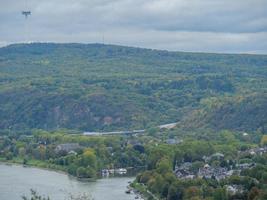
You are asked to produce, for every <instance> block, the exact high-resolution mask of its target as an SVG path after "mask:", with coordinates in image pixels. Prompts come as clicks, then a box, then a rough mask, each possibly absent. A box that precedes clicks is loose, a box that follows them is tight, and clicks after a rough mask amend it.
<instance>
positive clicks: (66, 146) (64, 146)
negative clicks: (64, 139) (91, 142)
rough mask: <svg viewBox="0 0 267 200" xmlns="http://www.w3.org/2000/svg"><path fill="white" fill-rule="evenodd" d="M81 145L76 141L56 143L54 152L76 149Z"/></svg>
mask: <svg viewBox="0 0 267 200" xmlns="http://www.w3.org/2000/svg"><path fill="white" fill-rule="evenodd" d="M81 148H82V147H81V146H80V145H79V144H78V143H66V144H59V145H57V147H56V149H55V152H57V153H58V152H62V151H64V152H67V153H69V152H71V151H75V150H78V149H81Z"/></svg>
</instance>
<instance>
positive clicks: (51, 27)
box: [0, 0, 267, 54]
mask: <svg viewBox="0 0 267 200" xmlns="http://www.w3.org/2000/svg"><path fill="white" fill-rule="evenodd" d="M25 2H26V0H22V1H17V0H9V1H6V0H0V30H1V31H0V45H6V44H8V43H14V42H22V41H25V38H26V36H25V35H26V32H28V38H29V40H31V41H53V42H83V43H90V42H102V38H103V36H104V38H105V42H106V43H113V44H121V45H129V46H140V47H147V48H157V49H168V50H182V51H206V52H234V53H237V52H242V53H264V54H266V53H267V42H266V40H267V12H266V10H267V1H266V0H39V1H36V0H28V1H27V4H28V6H26V5H25ZM24 9H30V10H31V11H32V16H30V18H29V19H28V20H27V22H26V23H27V26H26V24H25V20H24V18H23V16H22V15H21V10H24ZM27 30H28V31H27Z"/></svg>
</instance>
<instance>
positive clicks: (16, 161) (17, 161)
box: [0, 157, 98, 182]
mask: <svg viewBox="0 0 267 200" xmlns="http://www.w3.org/2000/svg"><path fill="white" fill-rule="evenodd" d="M0 164H11V165H20V166H24V167H34V168H39V169H45V170H48V171H53V172H57V173H61V174H64V175H67V176H70V177H72V178H75V179H77V180H79V181H90V182H92V181H96V180H97V179H98V178H97V177H96V178H78V177H76V176H73V175H71V174H69V173H68V172H67V169H66V168H64V167H62V166H59V165H55V164H51V163H47V162H44V161H41V160H35V159H30V160H27V162H26V163H25V162H24V159H23V158H18V157H16V158H13V159H12V160H6V159H5V158H2V157H0Z"/></svg>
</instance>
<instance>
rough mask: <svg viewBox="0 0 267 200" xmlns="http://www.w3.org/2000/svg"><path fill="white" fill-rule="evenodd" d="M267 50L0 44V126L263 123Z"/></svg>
mask: <svg viewBox="0 0 267 200" xmlns="http://www.w3.org/2000/svg"><path fill="white" fill-rule="evenodd" d="M266 108H267V56H266V55H232V54H207V53H184V52H168V51H159V50H150V49H140V48H131V47H122V46H114V45H102V44H88V45H85V44H51V43H49V44H44V43H34V44H16V45H10V46H7V47H3V48H0V129H1V130H9V131H10V130H11V131H12V130H14V131H18V130H31V129H45V130H55V129H62V128H65V129H72V130H79V131H85V130H88V131H92V130H125V129H139V128H142V129H143V128H147V127H151V126H155V125H159V124H165V123H172V122H180V123H179V127H180V128H181V129H184V130H192V128H209V129H215V130H220V129H231V130H240V131H260V132H264V131H265V129H266V128H267V127H266V126H267V109H266Z"/></svg>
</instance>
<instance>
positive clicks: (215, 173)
mask: <svg viewBox="0 0 267 200" xmlns="http://www.w3.org/2000/svg"><path fill="white" fill-rule="evenodd" d="M232 174H233V171H231V172H229V171H228V170H227V168H224V167H211V166H210V165H208V164H206V165H205V166H204V167H202V168H200V169H199V171H198V177H200V178H215V179H216V180H221V179H225V178H226V177H229V176H231V175H232Z"/></svg>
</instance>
